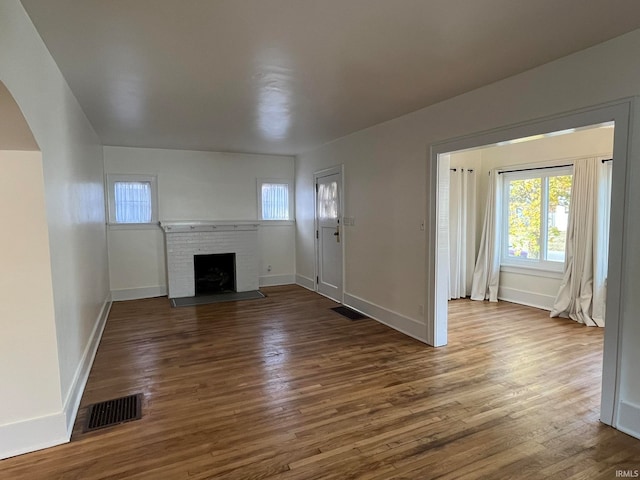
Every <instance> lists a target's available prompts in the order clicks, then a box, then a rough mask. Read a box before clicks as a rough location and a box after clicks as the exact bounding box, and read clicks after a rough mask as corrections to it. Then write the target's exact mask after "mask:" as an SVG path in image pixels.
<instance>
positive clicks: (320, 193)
mask: <svg viewBox="0 0 640 480" xmlns="http://www.w3.org/2000/svg"><path fill="white" fill-rule="evenodd" d="M315 180H316V272H317V277H316V288H317V291H318V293H321V294H323V295H326V296H327V297H329V298H331V299H333V300H335V301H337V302H342V233H343V232H342V225H341V223H340V219H341V215H342V210H341V207H342V206H341V198H340V196H341V193H342V172H341V168H340V167H336V168H333V169H330V170H326V171H323V172H320V173H317V174H316V175H315Z"/></svg>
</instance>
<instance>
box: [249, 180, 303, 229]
mask: <svg viewBox="0 0 640 480" xmlns="http://www.w3.org/2000/svg"><path fill="white" fill-rule="evenodd" d="M269 183H272V184H276V185H286V186H287V199H288V202H289V205H288V211H289V218H288V219H287V220H282V219H278V220H275V219H274V220H272V219H266V218H264V217H263V212H262V186H263V185H264V184H269ZM293 195H294V190H293V181H292V180H291V179H290V178H258V179H257V181H256V203H257V206H258V220H259V221H260V222H265V223H266V224H269V225H291V224H292V223H294V222H295V218H294V198H293Z"/></svg>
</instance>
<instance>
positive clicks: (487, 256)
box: [471, 170, 502, 302]
mask: <svg viewBox="0 0 640 480" xmlns="http://www.w3.org/2000/svg"><path fill="white" fill-rule="evenodd" d="M499 177H500V175H498V172H497V170H491V171H490V172H489V188H488V189H487V190H488V191H487V205H486V209H485V213H484V224H483V227H482V237H481V240H480V250H479V251H478V260H477V261H476V266H475V269H474V271H473V279H472V285H471V300H486V299H488V300H489V301H490V302H497V301H498V284H499V280H500V209H499V208H498V198H501V193H500V192H501V190H502V188H501V182H500V178H499Z"/></svg>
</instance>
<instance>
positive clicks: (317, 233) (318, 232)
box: [316, 230, 320, 238]
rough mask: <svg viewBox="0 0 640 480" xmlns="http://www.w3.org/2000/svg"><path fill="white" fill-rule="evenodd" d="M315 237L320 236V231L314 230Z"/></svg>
mask: <svg viewBox="0 0 640 480" xmlns="http://www.w3.org/2000/svg"><path fill="white" fill-rule="evenodd" d="M316 238H320V231H319V230H316Z"/></svg>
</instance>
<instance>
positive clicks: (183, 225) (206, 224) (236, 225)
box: [160, 220, 260, 233]
mask: <svg viewBox="0 0 640 480" xmlns="http://www.w3.org/2000/svg"><path fill="white" fill-rule="evenodd" d="M259 226H260V224H259V223H258V222H256V221H252V220H201V221H200V220H199V221H194V220H182V221H162V222H160V227H161V228H162V229H163V230H164V231H165V233H184V232H215V231H219V232H222V231H234V230H257V229H258V227H259Z"/></svg>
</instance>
